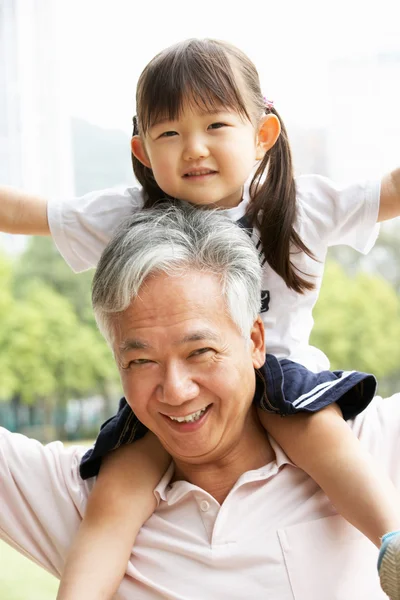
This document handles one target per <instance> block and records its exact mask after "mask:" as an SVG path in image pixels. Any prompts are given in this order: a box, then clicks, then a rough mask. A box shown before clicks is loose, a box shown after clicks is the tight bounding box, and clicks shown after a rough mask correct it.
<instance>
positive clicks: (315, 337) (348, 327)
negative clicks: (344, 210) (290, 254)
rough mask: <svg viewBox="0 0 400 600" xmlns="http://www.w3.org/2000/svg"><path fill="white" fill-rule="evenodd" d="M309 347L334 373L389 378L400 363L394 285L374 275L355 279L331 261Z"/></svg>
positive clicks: (399, 304) (399, 317)
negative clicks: (316, 350) (314, 348)
mask: <svg viewBox="0 0 400 600" xmlns="http://www.w3.org/2000/svg"><path fill="white" fill-rule="evenodd" d="M314 319H315V326H314V329H313V333H312V336H311V343H312V344H314V345H315V346H317V347H318V348H321V349H322V350H323V351H324V352H325V353H326V354H327V356H328V357H329V359H330V361H331V367H332V368H333V369H346V370H347V369H356V370H359V371H366V372H371V373H374V374H375V375H376V376H377V378H378V379H379V380H382V381H383V380H384V379H386V378H389V377H390V376H391V375H392V374H393V373H395V372H397V371H398V368H399V364H400V345H399V338H400V302H399V298H398V296H397V294H396V291H395V290H394V289H393V288H392V287H391V285H390V284H389V283H388V282H387V281H385V280H384V279H382V278H381V277H379V276H376V275H369V274H366V273H362V272H359V273H358V274H357V275H356V276H355V277H351V276H349V275H347V274H346V272H345V270H344V269H343V267H341V266H340V265H338V264H337V263H334V262H328V263H327V267H326V271H325V278H324V281H323V285H322V289H321V294H320V298H319V300H318V302H317V305H316V307H315V309H314Z"/></svg>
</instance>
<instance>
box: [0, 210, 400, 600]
mask: <svg viewBox="0 0 400 600" xmlns="http://www.w3.org/2000/svg"><path fill="white" fill-rule="evenodd" d="M260 279H261V277H260V268H259V265H258V261H257V254H256V251H255V249H254V247H253V245H252V243H251V241H250V240H249V239H248V237H247V235H246V234H245V233H244V232H243V231H241V230H239V228H237V226H236V225H235V224H233V223H231V222H230V221H228V220H227V219H225V218H224V217H223V216H222V215H220V214H218V213H212V212H209V211H204V212H203V211H199V210H193V211H191V210H189V209H186V210H185V211H183V212H182V211H181V210H179V209H177V208H170V209H168V210H165V211H157V210H155V211H149V212H143V213H142V214H141V215H138V216H136V217H134V218H133V219H132V221H131V223H129V224H127V225H126V226H125V228H123V229H121V231H120V232H119V233H118V234H117V236H116V237H115V238H114V240H113V241H112V242H111V243H110V244H109V246H108V247H107V249H106V251H105V253H104V254H103V257H102V259H101V261H100V264H99V266H98V269H97V271H96V275H95V279H94V288H93V306H94V311H95V315H96V319H97V322H98V324H99V327H100V329H101V330H102V332H103V334H104V335H105V337H106V339H107V340H108V342H109V343H110V345H111V347H112V348H113V351H114V354H115V357H116V360H117V363H118V366H119V369H120V372H121V379H122V383H123V387H124V390H125V394H126V397H127V400H128V402H130V403H131V404H132V408H133V409H134V410H135V412H136V414H137V416H138V418H139V419H140V420H141V421H142V423H144V424H145V425H146V426H147V427H148V428H149V429H150V430H151V431H153V433H154V434H155V435H156V436H157V437H158V439H159V440H160V441H161V442H162V444H163V446H164V447H165V448H166V449H167V450H168V452H169V453H170V454H171V456H172V459H173V463H172V464H171V466H170V467H169V469H168V471H167V472H166V473H165V475H164V477H163V479H162V480H161V481H160V483H159V485H158V486H157V488H156V490H155V493H156V495H157V497H158V498H159V506H158V508H157V509H156V511H155V513H154V515H153V516H152V517H151V518H150V519H149V520H148V521H147V523H146V524H145V526H144V527H143V528H142V530H141V532H140V534H139V536H138V538H137V541H136V544H135V548H134V552H133V554H132V556H131V560H130V563H129V565H128V569H127V576H126V577H125V579H124V581H123V583H122V585H121V588H120V591H119V598H121V599H124V600H125V599H126V600H128V599H132V600H133V599H135V600H148V599H156V598H172V599H174V598H179V599H187V600H195V599H201V600H204V599H205V598H207V599H208V598H212V599H217V600H219V599H224V600H225V599H226V598H229V599H230V600H232V599H240V600H243V599H247V598H271V599H273V600H275V599H277V600H289V599H293V598H295V599H307V600H314V599H315V600H317V599H318V600H321V599H322V598H323V599H327V600H330V599H333V598H340V599H344V600H353V599H354V598H363V600H377V599H379V598H385V595H384V594H383V592H382V591H381V590H380V586H379V581H378V578H377V575H376V566H375V562H376V549H375V548H374V546H373V545H372V544H371V543H370V542H368V541H367V540H366V539H365V538H364V537H363V536H362V535H361V534H359V533H358V532H357V531H356V530H355V529H354V528H353V527H351V526H350V525H349V524H347V523H346V522H345V521H344V520H343V519H342V518H341V517H340V516H338V515H337V514H336V512H335V510H334V509H333V507H332V505H331V504H330V502H329V501H328V499H327V498H326V496H325V495H324V494H323V493H322V491H321V490H320V489H319V488H318V486H317V485H316V484H315V483H314V482H313V481H312V480H311V479H310V478H309V477H308V476H307V475H306V474H305V473H304V472H303V471H301V470H300V469H298V468H296V467H295V466H294V465H293V464H291V463H290V461H289V460H288V459H287V457H286V456H285V455H284V454H283V452H282V450H281V449H280V448H279V447H278V446H277V445H276V443H275V442H274V441H273V440H272V439H269V438H268V437H267V435H266V434H265V431H264V430H263V429H262V427H261V425H260V423H259V421H258V418H257V414H256V412H255V408H254V406H253V404H252V401H253V396H254V393H255V371H254V369H255V368H257V367H260V366H261V365H262V364H263V362H264V330H263V325H262V322H261V320H260V318H259V317H258V311H259V303H260V289H261V285H260ZM183 417H190V419H189V418H186V419H183ZM352 426H353V429H354V431H355V432H356V433H357V435H359V437H360V439H361V440H362V441H363V442H364V443H365V444H366V445H368V447H369V449H370V450H371V452H372V453H373V454H375V456H376V457H377V458H378V459H379V461H380V463H381V464H382V467H383V468H385V469H387V470H388V472H389V473H390V475H391V477H392V479H393V481H394V482H395V483H396V484H397V485H400V469H399V468H398V465H397V462H398V460H397V457H398V456H399V450H400V436H399V432H400V403H399V402H396V401H395V400H385V402H384V403H383V402H379V401H375V402H374V403H373V404H372V405H371V406H370V407H369V408H368V409H367V410H366V411H365V412H364V413H363V414H362V415H361V416H359V417H357V419H356V420H355V422H354V423H353V425H352ZM0 431H1V433H0V501H1V513H0V532H1V536H2V538H3V539H5V540H6V541H7V542H9V543H10V544H11V545H13V546H14V547H15V548H17V549H18V550H20V551H22V552H23V553H24V554H26V555H28V556H29V557H30V558H32V559H33V560H34V561H36V562H38V563H39V564H40V565H42V566H43V567H45V568H47V569H48V570H49V571H51V572H52V573H54V574H55V575H56V576H59V575H60V573H61V572H62V569H63V564H64V561H65V557H66V554H67V551H68V547H69V546H70V544H71V541H72V538H73V536H74V534H75V532H76V530H77V528H78V525H79V522H80V520H81V517H82V514H83V513H84V511H85V506H86V501H87V497H88V494H89V493H90V489H91V485H90V484H87V483H85V482H83V481H82V480H81V479H80V477H79V462H80V459H81V457H82V455H83V453H84V449H80V448H73V449H65V448H63V446H62V445H61V444H60V443H59V442H55V443H54V444H50V445H48V446H46V447H43V446H41V445H40V444H39V443H38V442H35V441H33V440H28V439H27V438H24V437H23V436H20V435H16V434H10V433H9V432H7V431H6V430H0Z"/></svg>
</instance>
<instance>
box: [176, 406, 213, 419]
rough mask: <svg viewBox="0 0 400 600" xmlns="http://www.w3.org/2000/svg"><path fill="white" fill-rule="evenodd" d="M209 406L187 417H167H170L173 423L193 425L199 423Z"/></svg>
mask: <svg viewBox="0 0 400 600" xmlns="http://www.w3.org/2000/svg"><path fill="white" fill-rule="evenodd" d="M208 406H210V405H208ZM208 406H205V407H204V408H201V409H200V410H197V411H196V412H193V413H190V415H186V416H185V417H171V416H170V415H166V416H168V418H169V419H171V421H178V423H193V422H194V421H198V420H199V419H200V418H201V417H202V416H203V415H204V413H205V412H206V410H207V408H208Z"/></svg>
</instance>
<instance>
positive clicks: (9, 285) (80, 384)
mask: <svg viewBox="0 0 400 600" xmlns="http://www.w3.org/2000/svg"><path fill="white" fill-rule="evenodd" d="M11 275H12V271H11V265H10V264H8V263H7V262H6V261H5V260H4V259H2V260H0V278H1V279H0V280H1V287H0V290H1V291H0V316H1V326H0V369H1V373H2V377H1V379H0V398H1V399H2V400H5V399H10V398H11V397H14V396H18V397H19V398H20V400H22V401H23V402H25V403H29V404H33V403H35V402H36V401H37V400H38V399H40V400H41V402H42V404H43V403H44V404H45V405H47V406H49V405H53V406H54V405H55V404H57V405H58V406H59V407H61V406H64V405H65V403H66V401H67V400H68V398H70V397H72V396H73V397H78V398H82V397H85V396H88V395H91V394H93V393H96V392H97V393H99V392H100V393H102V392H103V391H104V390H105V389H107V388H108V387H109V386H110V384H113V383H115V382H117V381H118V374H117V369H116V367H115V364H114V360H113V358H112V355H111V352H110V350H109V349H108V347H107V345H106V343H105V341H104V340H103V338H102V337H101V335H100V334H99V332H98V331H97V329H96V327H95V325H94V320H93V316H92V311H91V306H90V282H91V274H88V273H86V274H83V276H81V277H79V276H76V275H74V273H72V272H71V271H70V269H69V267H68V266H67V265H66V264H65V263H64V261H63V259H62V258H61V257H60V256H59V254H58V253H57V251H56V250H55V248H54V247H53V244H52V242H51V240H50V239H40V238H35V239H33V240H32V241H31V243H30V245H29V246H28V249H27V251H26V252H25V254H24V255H22V257H21V258H20V261H19V263H18V264H17V265H16V266H15V270H14V278H12V276H11Z"/></svg>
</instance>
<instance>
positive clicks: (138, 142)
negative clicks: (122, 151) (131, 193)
mask: <svg viewBox="0 0 400 600" xmlns="http://www.w3.org/2000/svg"><path fill="white" fill-rule="evenodd" d="M131 150H132V154H133V156H134V157H135V158H137V159H138V160H139V161H140V162H141V163H142V165H144V166H145V167H148V168H149V169H151V163H150V161H149V158H148V156H147V152H146V148H145V147H144V144H143V141H142V138H141V137H140V136H139V135H134V136H133V138H132V139H131Z"/></svg>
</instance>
